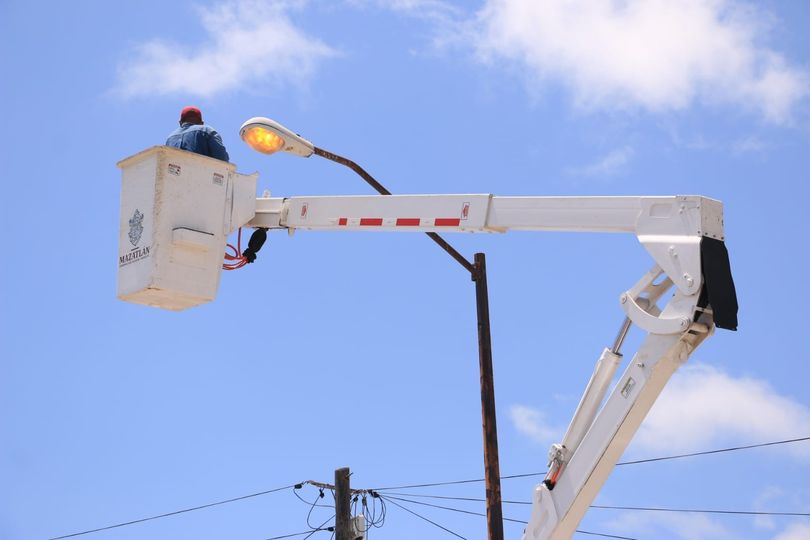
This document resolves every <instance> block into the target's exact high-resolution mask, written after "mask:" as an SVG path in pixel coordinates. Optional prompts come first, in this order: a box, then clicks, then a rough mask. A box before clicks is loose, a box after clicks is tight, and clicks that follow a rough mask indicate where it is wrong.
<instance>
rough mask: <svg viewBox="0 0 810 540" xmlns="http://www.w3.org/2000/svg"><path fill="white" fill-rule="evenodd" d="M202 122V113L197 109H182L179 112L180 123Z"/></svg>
mask: <svg viewBox="0 0 810 540" xmlns="http://www.w3.org/2000/svg"><path fill="white" fill-rule="evenodd" d="M192 121H197V122H202V112H201V111H200V109H198V108H197V107H184V108H183V110H182V111H180V122H181V123H183V122H192Z"/></svg>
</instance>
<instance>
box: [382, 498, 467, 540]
mask: <svg viewBox="0 0 810 540" xmlns="http://www.w3.org/2000/svg"><path fill="white" fill-rule="evenodd" d="M388 502H390V503H391V504H393V505H394V506H398V507H400V508H402V509H403V510H405V511H406V512H408V513H409V514H413V515H414V516H416V517H418V518H419V519H423V520H425V521H427V522H428V523H430V524H432V525H435V526H436V527H438V528H440V529H442V530H443V531H447V532H449V533H450V534H452V535H453V536H455V537H456V538H461V540H467V539H466V538H465V537H463V536H461V535H460V534H458V533H456V532H453V531H451V530H450V529H448V528H447V527H443V526H441V525H439V524H438V523H436V522H435V521H431V520H430V519H428V518H426V517H425V516H423V515H420V514H417V513H416V512H414V511H413V510H410V509H409V508H405V507H404V506H402V505H401V504H399V503H398V502H396V501H392V500H390V499H389V500H388Z"/></svg>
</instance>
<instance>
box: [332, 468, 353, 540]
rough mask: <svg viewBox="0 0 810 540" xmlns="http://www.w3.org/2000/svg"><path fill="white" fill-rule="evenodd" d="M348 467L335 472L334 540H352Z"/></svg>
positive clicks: (350, 492)
mask: <svg viewBox="0 0 810 540" xmlns="http://www.w3.org/2000/svg"><path fill="white" fill-rule="evenodd" d="M350 474H351V473H350V472H349V468H348V467H343V468H341V469H337V470H336V471H335V540H352V538H351V525H352V502H351V501H352V491H351V486H350V482H349V475H350Z"/></svg>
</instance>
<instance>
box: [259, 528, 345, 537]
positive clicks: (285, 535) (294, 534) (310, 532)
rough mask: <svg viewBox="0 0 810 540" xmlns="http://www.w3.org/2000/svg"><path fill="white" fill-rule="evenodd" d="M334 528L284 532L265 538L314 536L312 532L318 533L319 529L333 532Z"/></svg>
mask: <svg viewBox="0 0 810 540" xmlns="http://www.w3.org/2000/svg"><path fill="white" fill-rule="evenodd" d="M333 530H334V527H327V528H325V529H315V530H310V531H304V532H300V533H291V534H283V535H281V536H271V537H270V538H265V540H281V539H282V538H294V537H296V536H304V535H305V534H308V535H310V536H312V533H316V532H318V531H330V532H331V531H333Z"/></svg>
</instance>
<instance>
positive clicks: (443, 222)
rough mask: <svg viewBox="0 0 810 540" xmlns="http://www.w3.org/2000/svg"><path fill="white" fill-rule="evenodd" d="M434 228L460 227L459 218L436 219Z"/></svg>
mask: <svg viewBox="0 0 810 540" xmlns="http://www.w3.org/2000/svg"><path fill="white" fill-rule="evenodd" d="M433 224H434V225H435V226H436V227H458V226H459V225H461V219H459V218H436V220H435V222H434V223H433Z"/></svg>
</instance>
